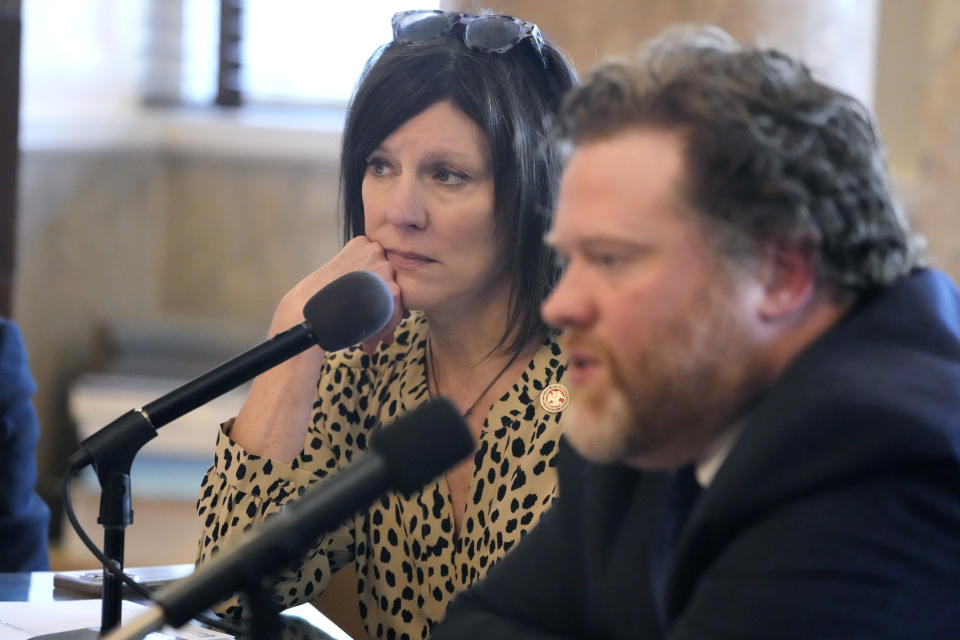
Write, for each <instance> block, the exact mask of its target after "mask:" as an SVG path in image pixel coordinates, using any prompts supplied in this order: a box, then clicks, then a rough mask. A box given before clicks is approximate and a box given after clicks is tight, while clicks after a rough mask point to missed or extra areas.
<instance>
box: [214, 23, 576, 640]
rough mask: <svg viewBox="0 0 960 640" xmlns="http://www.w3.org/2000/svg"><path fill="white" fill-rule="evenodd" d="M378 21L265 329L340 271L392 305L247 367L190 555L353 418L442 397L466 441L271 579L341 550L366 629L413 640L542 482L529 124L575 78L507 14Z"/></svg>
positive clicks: (501, 542) (339, 452) (290, 594)
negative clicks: (362, 328)
mask: <svg viewBox="0 0 960 640" xmlns="http://www.w3.org/2000/svg"><path fill="white" fill-rule="evenodd" d="M393 26H394V40H393V41H392V42H391V43H390V44H389V45H386V46H385V47H384V48H382V49H381V50H380V51H379V52H377V53H376V54H374V56H373V58H372V59H371V61H370V62H369V63H368V65H367V69H366V70H365V72H364V74H363V76H362V78H361V81H360V84H359V85H358V88H357V90H356V92H355V95H354V97H353V99H352V101H351V105H350V108H349V111H348V115H347V122H346V128H345V131H344V138H343V149H342V157H341V177H342V193H343V198H344V212H345V225H344V227H345V236H346V238H347V242H346V244H345V246H344V247H343V249H342V250H341V251H340V253H339V254H337V256H335V257H334V258H333V259H332V260H331V261H330V262H328V263H327V264H325V265H323V266H322V267H320V268H319V269H317V270H316V271H315V272H314V273H312V274H310V275H309V276H307V277H306V278H305V279H304V280H303V281H301V282H300V283H299V284H298V285H297V286H296V287H294V288H293V289H292V290H291V291H290V292H289V293H287V294H286V296H284V298H283V300H282V301H281V302H280V304H279V306H278V307H277V310H276V312H275V314H274V317H273V321H272V323H271V327H270V333H271V335H272V334H274V333H276V332H278V331H281V330H283V329H286V328H288V327H290V326H292V325H294V324H297V323H298V322H301V321H302V308H303V305H304V303H305V302H306V300H307V299H308V298H309V297H310V296H311V295H312V294H313V293H314V292H316V291H317V290H319V289H320V288H322V287H323V286H324V285H326V284H327V283H329V282H331V281H332V280H334V279H335V278H337V277H339V276H340V275H342V274H344V273H346V272H349V271H353V270H356V269H367V270H370V271H373V272H375V273H377V274H379V275H380V276H381V277H383V279H384V280H385V281H386V282H387V283H388V284H389V286H390V289H391V291H392V293H393V295H394V301H395V314H394V318H393V319H392V321H391V323H390V324H389V325H388V327H387V328H386V329H385V330H384V331H383V332H382V333H381V334H380V335H379V336H377V337H375V338H374V339H371V340H369V341H368V342H367V343H365V344H364V345H363V347H362V348H359V347H358V348H353V349H347V350H344V351H340V352H335V353H328V354H325V353H322V352H321V351H320V350H318V349H312V350H309V351H307V352H305V353H303V354H301V355H299V356H297V357H296V358H293V359H291V360H289V361H287V362H286V363H285V364H283V365H281V366H279V367H276V368H274V369H273V370H271V371H269V372H267V373H265V374H263V375H261V376H260V377H258V378H257V379H256V380H255V381H254V384H253V387H252V389H251V392H250V395H249V397H248V398H247V400H246V403H245V404H244V406H243V408H242V410H241V412H240V414H239V416H237V418H236V419H235V420H234V421H233V422H232V423H228V424H226V425H225V426H224V428H223V433H222V434H221V436H220V438H219V442H218V447H217V455H216V458H215V460H214V465H213V467H212V468H211V469H210V471H209V472H208V474H207V476H206V477H205V478H204V481H203V486H202V488H201V495H200V499H199V502H198V511H199V513H200V515H201V517H202V518H203V519H204V533H203V537H202V540H201V549H200V559H201V561H203V560H204V559H206V558H208V557H209V555H210V554H212V553H214V552H216V551H217V550H218V549H220V548H223V547H225V546H229V544H230V542H229V540H230V539H231V538H232V537H233V536H235V535H237V534H239V533H241V532H242V530H243V529H244V528H245V527H247V525H249V524H251V523H253V522H254V521H257V520H260V519H262V517H264V516H265V515H268V514H270V513H272V512H275V511H277V510H278V509H279V508H280V507H281V506H282V504H283V503H284V502H286V501H287V500H289V499H292V498H293V497H295V496H296V495H297V494H298V493H299V492H301V491H302V490H303V488H304V487H306V486H307V485H309V484H311V483H313V482H317V481H322V479H324V478H326V477H328V476H329V475H331V474H335V473H336V472H337V471H339V470H341V469H342V468H344V467H346V466H348V465H349V464H350V462H351V460H353V459H355V458H358V457H359V456H360V455H361V453H362V452H363V450H364V449H365V447H366V443H367V441H368V436H369V434H370V433H371V432H372V431H374V430H376V429H379V428H381V426H382V425H389V424H390V423H391V422H393V421H394V420H395V419H396V418H397V417H399V416H400V415H402V414H404V413H406V412H408V411H410V410H411V409H413V408H415V407H416V406H418V405H420V404H422V403H424V402H426V401H427V400H428V399H429V398H430V397H431V396H438V395H443V396H446V397H448V398H449V399H451V400H452V401H453V402H454V404H455V405H456V406H457V407H459V408H460V410H461V411H462V412H463V415H464V417H465V420H466V422H467V424H468V425H469V427H470V430H471V432H472V433H473V435H474V437H475V439H476V441H477V442H478V448H477V450H476V454H475V456H474V457H473V458H472V459H469V460H467V461H465V462H463V463H462V464H460V465H459V466H457V467H455V468H454V469H452V470H450V471H448V472H447V473H446V474H445V476H442V477H440V478H438V479H437V481H436V482H434V483H432V484H430V485H428V486H426V487H424V489H423V490H422V491H421V492H420V493H418V494H416V495H414V496H412V497H411V498H404V497H403V496H400V495H399V494H389V495H386V496H385V497H383V498H382V499H381V500H380V501H379V502H377V503H376V504H375V505H373V506H372V507H370V508H369V509H367V510H365V511H362V512H360V513H358V514H356V516H355V517H354V518H352V519H350V520H349V521H348V522H346V523H345V524H344V525H343V526H342V527H341V528H339V529H337V530H336V531H333V532H331V533H330V534H329V535H327V536H324V537H323V538H322V539H320V540H318V541H317V543H316V545H315V546H314V547H313V549H312V550H311V551H310V552H309V553H308V554H307V556H306V557H305V559H304V561H303V564H302V566H301V567H299V569H298V570H296V571H289V572H286V573H284V574H283V575H282V577H281V582H280V585H279V586H278V589H277V592H278V593H279V594H280V595H281V596H282V598H283V600H284V603H285V604H288V605H292V604H295V603H299V602H304V601H308V600H310V599H312V598H313V597H315V596H316V595H317V594H318V593H319V592H320V591H321V590H322V589H323V588H324V587H325V586H326V583H327V581H328V579H329V576H330V574H331V572H333V571H336V570H337V568H339V567H341V566H343V565H345V564H346V563H349V562H353V563H354V564H355V567H356V571H357V591H358V593H359V598H360V602H359V607H360V614H361V617H362V618H363V619H364V624H365V625H366V628H367V630H368V632H369V633H370V635H371V636H373V637H378V638H379V637H401V638H402V637H410V638H420V637H425V636H426V635H427V634H428V633H429V629H430V627H431V626H432V625H433V624H434V623H435V622H437V621H438V620H439V619H440V618H441V617H442V616H443V613H444V609H445V607H446V604H447V602H448V601H449V600H450V598H451V597H452V595H453V594H454V593H456V592H457V591H459V590H461V589H463V588H465V587H466V586H467V585H469V584H470V583H472V582H473V581H475V580H476V579H478V578H479V577H480V576H481V575H483V574H484V573H485V572H486V571H487V569H488V568H489V567H490V565H491V564H492V563H494V562H496V561H497V560H498V559H499V558H501V557H502V556H503V554H504V553H506V552H507V550H508V549H509V548H510V547H511V546H513V545H514V544H515V543H516V542H517V541H518V540H519V538H520V537H521V536H522V535H523V534H524V533H525V532H526V531H528V530H529V529H530V528H531V527H533V525H534V524H535V523H536V522H537V520H538V519H539V517H540V515H541V514H542V512H543V511H544V510H545V509H546V508H547V506H548V505H549V504H550V502H551V501H552V498H553V497H554V494H555V490H556V487H555V476H554V472H553V458H554V455H555V451H556V440H557V438H558V437H559V428H558V422H559V418H560V413H559V410H560V409H562V407H563V402H553V403H551V404H547V405H546V406H545V405H543V404H541V395H542V393H543V392H545V391H547V390H548V388H550V387H551V385H554V387H553V388H554V389H558V388H560V389H561V390H562V388H561V387H560V386H559V385H558V383H559V382H560V379H561V377H562V373H563V369H564V365H563V363H562V361H561V359H560V351H559V348H558V347H557V345H556V343H555V342H554V341H553V339H552V338H551V336H550V334H549V333H548V331H547V329H546V327H545V326H544V324H543V323H542V320H541V319H540V317H539V304H540V302H541V301H542V300H543V298H544V297H545V295H546V293H547V292H548V291H549V289H550V287H551V286H552V285H553V283H554V281H555V279H556V275H557V267H556V263H555V261H554V258H553V256H552V255H551V254H550V253H549V251H548V250H547V249H546V248H545V247H544V246H543V244H542V236H543V234H544V232H545V230H546V226H547V220H546V216H547V214H548V213H549V211H550V209H551V207H552V204H553V198H554V195H555V190H556V185H557V181H558V177H559V171H560V167H559V161H558V157H557V153H556V150H555V149H553V148H552V146H551V145H550V139H549V130H550V126H551V123H552V120H553V115H554V113H555V111H556V109H557V108H558V106H559V102H560V100H561V98H562V96H563V94H564V93H565V92H566V91H567V90H568V89H569V88H570V87H571V86H572V85H573V84H574V83H575V82H576V76H575V74H574V72H573V69H572V67H571V66H570V64H569V63H568V62H567V60H566V59H565V58H564V56H563V55H562V54H561V53H560V52H559V51H558V50H557V49H555V48H554V47H553V46H552V45H550V44H549V43H548V42H546V41H545V40H544V39H543V37H542V36H541V34H540V32H539V30H538V29H537V27H536V26H535V25H533V24H530V23H528V22H525V21H522V20H518V19H516V18H511V17H508V16H496V15H485V16H480V17H478V16H473V15H467V14H455V13H446V12H441V11H415V12H404V13H400V14H397V15H395V16H394V19H393ZM379 343H382V344H380V346H379V347H377V345H378V344H379ZM318 380H319V384H318V383H317V381H318ZM551 399H553V396H552V395H551ZM236 612H237V607H235V606H230V607H228V608H227V613H230V614H236Z"/></svg>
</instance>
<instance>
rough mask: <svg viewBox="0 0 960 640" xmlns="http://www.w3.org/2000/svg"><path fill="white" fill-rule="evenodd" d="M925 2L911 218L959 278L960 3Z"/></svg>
mask: <svg viewBox="0 0 960 640" xmlns="http://www.w3.org/2000/svg"><path fill="white" fill-rule="evenodd" d="M927 5H928V11H927V15H926V28H925V32H924V33H923V34H922V36H923V37H922V42H923V43H924V58H923V59H922V60H921V61H920V64H919V65H918V67H919V68H917V69H915V70H914V73H918V74H921V75H922V76H923V78H924V81H923V85H922V87H923V93H922V98H921V101H920V109H919V113H918V114H917V115H918V116H919V117H916V118H914V120H913V125H914V127H915V132H916V133H917V134H918V139H919V140H920V143H919V152H918V156H919V157H918V164H917V167H916V170H915V172H914V175H913V176H912V178H913V179H912V180H911V183H912V189H911V191H912V192H913V193H914V194H915V195H916V198H915V206H914V207H913V217H914V221H915V224H916V226H917V228H918V229H919V230H920V231H921V232H923V233H924V234H925V235H926V236H927V239H928V243H929V255H930V261H931V263H932V264H933V265H934V266H938V267H941V268H943V269H944V270H946V271H947V272H949V273H950V274H951V275H952V276H953V278H954V280H960V115H958V108H957V100H958V98H960V3H957V2H956V1H955V0H928V2H927Z"/></svg>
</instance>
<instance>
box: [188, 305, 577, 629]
mask: <svg viewBox="0 0 960 640" xmlns="http://www.w3.org/2000/svg"><path fill="white" fill-rule="evenodd" d="M426 337H427V323H426V318H425V317H424V316H423V315H422V314H419V313H417V314H413V315H412V316H411V317H410V318H408V319H407V320H405V321H404V322H403V323H402V324H401V325H400V327H399V328H398V329H397V331H396V339H395V341H394V343H393V344H392V345H382V346H381V347H380V349H379V350H378V351H377V352H376V353H375V354H373V355H372V356H370V355H366V354H364V353H363V352H362V351H361V350H359V349H358V348H352V349H349V350H345V351H339V352H335V353H331V354H329V355H328V357H327V360H326V363H325V364H324V369H323V373H322V376H321V378H320V381H319V384H318V394H317V398H316V401H315V403H314V405H313V414H312V415H313V420H312V424H311V426H310V429H309V431H308V432H307V437H306V442H305V443H304V448H303V451H302V452H301V453H300V454H299V456H298V457H297V458H296V459H295V460H294V461H293V462H292V463H290V464H282V463H278V462H274V461H271V460H268V459H264V458H261V457H259V456H255V455H252V454H248V453H246V452H245V451H244V450H243V449H242V448H241V447H240V446H238V445H237V444H236V443H234V442H233V441H232V440H230V438H229V435H228V433H229V426H230V423H228V424H227V425H225V427H224V429H223V430H222V431H221V433H220V434H219V436H218V440H217V450H216V455H215V458H214V462H213V466H212V467H211V468H210V469H209V471H208V472H207V474H206V476H205V477H204V479H203V481H202V484H201V489H200V496H199V498H198V501H197V512H198V514H199V515H200V517H201V519H202V520H203V533H202V535H201V540H200V549H199V562H201V563H202V562H203V561H204V560H206V559H208V558H209V557H210V556H211V555H213V554H215V553H216V552H217V551H218V550H219V549H221V548H226V547H229V546H230V545H231V543H232V541H233V539H234V538H235V537H236V536H237V535H239V534H240V533H242V532H243V531H244V530H246V529H248V528H250V527H251V526H252V525H253V524H255V523H256V522H258V521H260V520H262V519H263V518H264V517H265V516H267V515H269V514H271V513H274V512H276V511H278V510H279V509H280V508H281V507H282V506H283V505H284V503H286V502H288V501H289V500H292V499H294V498H295V497H296V496H298V495H300V494H302V493H303V491H304V490H305V489H306V488H307V487H308V486H309V485H311V484H313V483H315V482H318V481H322V480H323V478H325V477H327V476H328V475H331V474H335V473H337V472H338V471H339V470H341V469H343V468H344V467H346V466H348V465H349V464H350V462H351V460H354V459H356V458H359V457H360V456H361V455H362V454H363V452H364V450H365V449H366V447H367V443H368V441H369V435H370V434H371V433H372V432H374V431H375V430H377V429H379V428H381V425H384V424H386V425H389V424H390V423H392V422H393V421H394V420H395V419H397V418H398V417H399V416H401V415H403V414H405V413H407V412H408V411H410V410H411V409H414V408H416V407H417V406H419V405H420V404H422V403H424V402H426V401H427V400H428V399H429V394H428V391H427V382H426V378H425V359H426V358H425V351H426ZM565 369H566V362H565V360H564V359H563V358H562V357H561V352H560V347H559V346H558V345H557V343H556V342H555V341H554V340H552V339H547V340H545V341H544V343H543V345H542V346H541V347H540V349H539V350H538V351H537V352H536V353H535V355H534V357H533V359H532V360H531V361H530V363H529V364H528V365H527V368H526V369H525V370H524V371H523V373H522V374H521V375H520V377H519V378H518V379H517V380H516V382H515V383H514V385H513V387H512V389H511V390H510V391H508V392H507V393H505V394H504V395H503V396H502V397H500V398H499V399H498V400H497V401H496V402H495V403H494V404H493V406H492V407H491V409H490V412H489V413H488V414H487V416H486V420H485V421H484V424H483V429H482V432H481V434H480V442H479V446H478V448H477V451H476V454H475V456H474V462H475V464H476V468H475V470H474V473H473V478H472V480H471V484H470V488H469V492H468V499H467V506H466V512H465V514H464V518H463V526H462V528H461V530H460V532H459V534H458V535H455V534H454V530H453V522H454V519H453V511H452V507H451V503H450V497H449V489H448V487H447V483H446V480H445V478H444V477H442V476H441V477H440V478H438V479H437V480H436V481H434V482H432V483H431V484H429V485H427V486H426V487H424V489H423V490H422V491H421V492H420V493H416V494H414V495H412V496H411V497H409V498H405V497H403V496H402V495H401V494H399V493H389V494H386V495H384V496H383V497H382V498H381V499H379V500H378V501H376V502H375V503H374V504H373V505H372V506H371V507H369V508H368V509H366V510H364V511H361V512H359V513H357V514H356V515H355V516H354V517H352V518H350V519H349V520H348V521H347V522H345V523H344V524H343V525H342V526H341V527H340V528H339V529H336V530H335V531H332V532H330V533H329V534H327V535H324V536H322V537H321V538H320V539H319V540H317V542H316V544H315V545H314V547H313V548H312V549H310V551H309V552H308V553H307V555H306V557H305V558H304V560H303V562H302V564H301V565H300V566H299V567H297V568H296V569H294V570H286V571H284V572H283V573H282V574H281V577H280V582H279V584H278V587H277V593H278V596H279V597H280V598H281V599H282V601H283V605H285V606H293V605H296V604H300V603H303V602H307V601H310V600H311V599H312V598H314V597H315V596H316V595H317V594H319V593H320V592H321V591H322V590H323V589H324V588H325V587H326V585H327V582H328V580H329V577H330V574H331V573H332V572H334V571H336V570H337V569H338V568H339V567H341V566H344V565H345V564H346V563H348V562H351V561H352V562H354V564H355V567H356V572H357V592H358V594H359V608H360V615H361V617H362V618H363V621H364V625H365V626H366V629H367V632H368V633H369V634H370V635H371V636H372V637H374V638H390V639H393V638H410V639H412V638H426V637H427V635H428V634H429V632H430V629H431V627H432V626H433V625H434V624H435V623H437V622H438V621H439V620H440V619H441V618H442V617H443V615H444V611H445V609H446V606H447V604H448V602H449V601H450V600H451V599H452V597H453V595H454V594H456V593H457V592H459V591H461V590H462V589H464V588H466V587H467V586H468V585H470V584H471V583H473V582H475V581H476V580H477V579H479V578H480V577H482V576H483V575H484V574H485V573H486V572H487V570H489V569H490V566H491V565H492V564H493V563H495V562H496V561H497V560H499V559H500V558H502V557H503V555H504V554H505V553H506V552H507V551H508V550H509V549H510V548H511V547H513V546H514V545H515V544H516V543H517V541H519V540H520V538H521V537H522V536H523V535H524V534H526V532H527V531H529V530H530V529H531V528H532V527H533V526H534V525H535V524H536V523H537V521H538V520H539V519H540V516H541V515H542V514H543V512H544V511H545V510H546V509H547V507H548V506H549V505H550V504H551V502H552V501H553V499H554V497H555V496H556V491H557V488H556V472H555V469H554V466H555V463H556V453H557V440H558V438H559V437H560V427H559V422H560V416H561V413H562V412H556V413H551V412H548V411H547V410H546V409H545V408H544V407H543V406H542V404H541V395H543V392H544V391H545V390H546V389H547V387H548V386H549V385H551V384H554V383H557V382H560V381H561V379H562V377H563V373H564V370H565ZM220 610H221V612H223V613H226V614H227V615H229V616H236V615H238V614H239V607H238V605H237V602H236V600H233V601H228V602H227V603H225V604H224V605H223V606H221V608H220Z"/></svg>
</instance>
